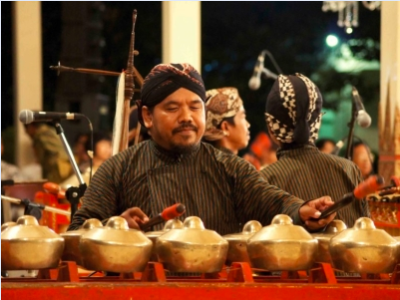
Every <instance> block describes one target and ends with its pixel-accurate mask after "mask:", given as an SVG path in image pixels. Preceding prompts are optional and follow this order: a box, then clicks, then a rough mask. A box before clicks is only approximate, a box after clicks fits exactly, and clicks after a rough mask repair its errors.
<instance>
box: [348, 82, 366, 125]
mask: <svg viewBox="0 0 400 300" xmlns="http://www.w3.org/2000/svg"><path fill="white" fill-rule="evenodd" d="M351 94H352V96H353V103H354V106H355V108H356V111H357V123H358V125H359V126H361V127H362V128H368V127H369V126H370V125H371V117H370V116H369V114H368V113H367V112H366V111H365V108H364V105H363V103H362V100H361V97H360V95H359V94H358V90H357V89H356V88H355V87H354V86H353V87H352V91H351Z"/></svg>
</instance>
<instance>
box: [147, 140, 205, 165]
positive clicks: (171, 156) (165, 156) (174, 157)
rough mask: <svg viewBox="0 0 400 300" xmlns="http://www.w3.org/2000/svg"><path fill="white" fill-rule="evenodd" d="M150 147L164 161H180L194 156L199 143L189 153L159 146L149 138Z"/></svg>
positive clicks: (197, 150)
mask: <svg viewBox="0 0 400 300" xmlns="http://www.w3.org/2000/svg"><path fill="white" fill-rule="evenodd" d="M149 143H150V149H151V150H152V151H153V152H154V153H155V154H156V156H157V157H158V158H160V159H161V160H163V161H166V162H171V163H173V162H180V161H182V160H183V159H186V158H189V157H193V156H195V155H196V154H197V153H198V152H199V149H200V144H201V143H199V144H198V145H197V146H196V147H194V149H193V151H192V152H190V153H183V154H182V153H178V152H175V151H171V150H167V149H165V148H163V147H161V146H160V145H158V144H157V143H156V142H155V141H153V140H150V141H149Z"/></svg>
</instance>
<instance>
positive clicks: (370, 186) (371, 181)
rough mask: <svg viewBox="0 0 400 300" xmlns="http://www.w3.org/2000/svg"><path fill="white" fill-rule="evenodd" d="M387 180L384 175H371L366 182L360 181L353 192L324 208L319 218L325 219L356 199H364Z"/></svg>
mask: <svg viewBox="0 0 400 300" xmlns="http://www.w3.org/2000/svg"><path fill="white" fill-rule="evenodd" d="M384 182H385V180H384V179H383V177H382V176H371V177H369V178H368V179H366V180H365V181H364V182H362V183H360V184H359V185H358V186H357V187H356V188H355V189H354V191H353V192H352V193H348V194H346V195H344V196H343V198H342V199H340V200H339V201H336V202H335V204H334V205H332V206H330V207H329V208H327V209H326V210H324V211H323V212H322V213H321V215H320V217H319V218H318V219H324V218H326V217H328V216H329V215H331V214H333V213H335V212H337V211H338V210H340V209H342V208H343V207H346V206H347V205H350V204H351V203H352V202H353V201H354V199H359V200H361V199H363V198H364V197H366V196H367V195H369V194H371V193H374V192H375V191H377V190H379V188H381V187H382V185H383V184H384Z"/></svg>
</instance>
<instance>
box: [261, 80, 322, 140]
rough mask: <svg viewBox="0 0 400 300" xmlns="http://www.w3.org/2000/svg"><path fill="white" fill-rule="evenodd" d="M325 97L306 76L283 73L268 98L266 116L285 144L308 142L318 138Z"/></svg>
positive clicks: (270, 126) (275, 132)
mask: <svg viewBox="0 0 400 300" xmlns="http://www.w3.org/2000/svg"><path fill="white" fill-rule="evenodd" d="M321 109H322V96H321V93H320V91H319V89H318V88H317V86H316V85H315V84H314V83H313V82H312V81H311V80H310V79H309V78H307V77H306V76H304V75H302V74H299V73H296V74H295V75H289V76H284V75H279V76H278V79H277V80H276V81H275V83H274V85H273V86H272V89H271V92H270V93H269V95H268V98H267V105H266V109H265V115H266V120H267V125H268V127H269V128H270V130H271V132H272V134H273V135H274V136H275V137H276V139H277V140H279V141H280V142H282V143H296V144H307V143H308V142H312V143H314V142H315V140H316V139H317V138H318V132H319V128H320V126H321V117H322V114H321Z"/></svg>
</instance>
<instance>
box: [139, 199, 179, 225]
mask: <svg viewBox="0 0 400 300" xmlns="http://www.w3.org/2000/svg"><path fill="white" fill-rule="evenodd" d="M185 211H186V208H185V206H184V205H183V204H181V203H176V204H174V205H171V206H169V207H167V208H165V209H164V210H163V211H162V213H160V214H158V215H157V216H155V217H154V218H151V219H150V220H149V221H148V222H147V223H144V224H141V225H140V229H141V230H143V231H145V230H147V229H148V228H150V227H152V226H155V225H158V224H161V223H163V222H165V221H168V220H171V219H174V218H178V217H180V216H181V215H183V214H184V213H185Z"/></svg>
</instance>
